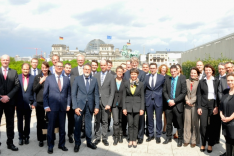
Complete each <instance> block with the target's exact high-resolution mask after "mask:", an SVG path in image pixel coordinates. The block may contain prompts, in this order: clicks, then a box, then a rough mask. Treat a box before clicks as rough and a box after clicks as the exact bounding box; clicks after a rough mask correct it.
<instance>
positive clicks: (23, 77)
mask: <svg viewBox="0 0 234 156" xmlns="http://www.w3.org/2000/svg"><path fill="white" fill-rule="evenodd" d="M24 79H25V76H24V74H22V81H23V86H24ZM28 82H29V75H27V85H28Z"/></svg>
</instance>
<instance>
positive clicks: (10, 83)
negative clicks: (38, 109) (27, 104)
mask: <svg viewBox="0 0 234 156" xmlns="http://www.w3.org/2000/svg"><path fill="white" fill-rule="evenodd" d="M9 63H10V57H9V56H8V55H2V57H1V64H2V67H1V69H0V120H2V114H3V111H4V114H5V116H6V130H7V141H6V142H7V148H8V149H11V150H12V151H18V148H17V147H16V146H15V145H14V144H13V139H14V117H15V100H16V95H17V91H18V89H19V80H18V74H17V72H16V71H15V70H13V69H11V68H9V67H8V66H9Z"/></svg>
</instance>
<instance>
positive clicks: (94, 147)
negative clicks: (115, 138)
mask: <svg viewBox="0 0 234 156" xmlns="http://www.w3.org/2000/svg"><path fill="white" fill-rule="evenodd" d="M87 147H89V148H91V149H96V148H97V146H96V145H95V144H94V143H92V142H91V143H88V144H87Z"/></svg>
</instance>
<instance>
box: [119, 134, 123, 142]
mask: <svg viewBox="0 0 234 156" xmlns="http://www.w3.org/2000/svg"><path fill="white" fill-rule="evenodd" d="M119 143H123V136H122V135H120V136H119Z"/></svg>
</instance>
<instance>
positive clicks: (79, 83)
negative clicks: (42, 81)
mask: <svg viewBox="0 0 234 156" xmlns="http://www.w3.org/2000/svg"><path fill="white" fill-rule="evenodd" d="M90 73H91V65H90V64H86V65H84V70H83V75H80V76H77V77H76V78H75V81H74V83H73V87H72V103H73V109H74V110H75V123H76V124H75V133H74V134H75V147H74V152H78V151H79V149H80V145H81V139H80V134H81V129H80V127H81V125H82V118H83V117H84V118H85V134H86V141H87V146H88V147H89V148H91V149H96V148H97V146H96V145H95V144H94V143H92V142H91V140H92V117H93V113H94V115H97V114H98V111H99V91H98V82H97V79H96V78H95V77H92V76H91V74H90Z"/></svg>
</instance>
